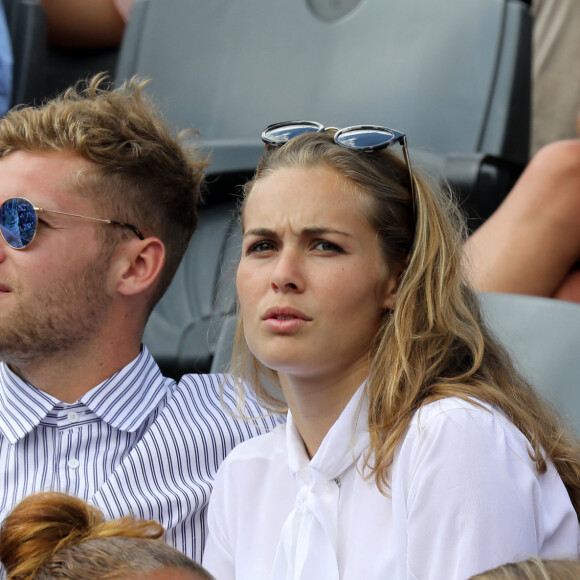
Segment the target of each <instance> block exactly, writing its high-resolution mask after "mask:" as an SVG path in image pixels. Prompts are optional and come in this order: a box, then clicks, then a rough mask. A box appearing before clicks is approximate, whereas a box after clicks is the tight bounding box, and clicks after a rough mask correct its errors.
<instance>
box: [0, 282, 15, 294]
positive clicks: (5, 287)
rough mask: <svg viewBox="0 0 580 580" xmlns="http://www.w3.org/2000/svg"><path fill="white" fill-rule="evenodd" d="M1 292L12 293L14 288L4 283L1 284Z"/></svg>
mask: <svg viewBox="0 0 580 580" xmlns="http://www.w3.org/2000/svg"><path fill="white" fill-rule="evenodd" d="M0 292H12V288H10V286H8V285H7V284H4V282H0Z"/></svg>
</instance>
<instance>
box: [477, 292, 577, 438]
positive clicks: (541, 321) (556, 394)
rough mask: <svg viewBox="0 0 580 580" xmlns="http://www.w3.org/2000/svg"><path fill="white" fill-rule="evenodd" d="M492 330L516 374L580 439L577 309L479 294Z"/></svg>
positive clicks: (535, 299) (532, 299)
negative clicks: (506, 351)
mask: <svg viewBox="0 0 580 580" xmlns="http://www.w3.org/2000/svg"><path fill="white" fill-rule="evenodd" d="M479 296H480V301H481V304H482V307H483V311H484V314H485V316H486V319H487V321H488V324H489V325H490V327H491V329H492V330H493V331H494V332H495V334H496V336H497V337H498V338H499V339H500V340H501V341H502V343H503V344H504V345H505V346H506V347H507V349H508V350H509V351H510V352H511V353H512V355H513V357H514V360H515V361H516V363H517V365H518V367H519V369H520V370H521V371H522V373H523V374H524V375H525V376H526V377H527V378H528V379H529V380H530V382H531V383H532V384H533V385H534V386H535V387H537V388H538V389H539V390H540V392H541V393H542V394H543V395H544V397H545V398H547V399H548V400H549V401H550V402H551V403H552V404H554V405H555V406H556V408H557V409H558V410H559V411H560V412H561V413H562V414H563V415H564V417H566V418H567V419H568V421H569V423H570V425H571V427H573V428H574V429H575V431H576V433H577V434H579V435H580V356H579V355H580V305H578V304H573V303H571V302H564V301H562V300H554V299H550V298H539V297H537V296H521V295H517V294H495V293H481V294H480V295H479Z"/></svg>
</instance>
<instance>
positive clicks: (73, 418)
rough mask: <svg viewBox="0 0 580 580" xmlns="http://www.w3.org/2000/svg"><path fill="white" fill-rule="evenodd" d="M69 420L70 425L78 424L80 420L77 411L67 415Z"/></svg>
mask: <svg viewBox="0 0 580 580" xmlns="http://www.w3.org/2000/svg"><path fill="white" fill-rule="evenodd" d="M67 419H68V420H69V422H70V423H76V422H77V421H78V420H79V414H78V413H76V412H75V411H71V412H70V413H68V414H67Z"/></svg>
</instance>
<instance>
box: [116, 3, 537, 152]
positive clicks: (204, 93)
mask: <svg viewBox="0 0 580 580" xmlns="http://www.w3.org/2000/svg"><path fill="white" fill-rule="evenodd" d="M530 27H531V20H530V15H529V7H528V6H526V5H525V4H524V3H523V2H521V1H519V0H469V2H465V0H440V1H439V2H433V0H404V1H403V2H401V1H394V0H349V1H345V2H340V3H337V2H334V1H332V0H293V1H292V2H289V1H288V0H250V1H248V2H233V1H232V0H212V1H211V2H207V1H205V0H141V1H140V2H137V4H136V5H135V6H134V9H133V13H132V17H131V22H130V23H129V26H128V29H127V33H126V35H125V39H124V43H123V46H122V49H121V53H120V59H119V66H118V68H117V78H118V79H123V78H128V77H130V76H132V75H133V74H139V75H141V76H145V77H150V78H152V79H153V82H152V83H151V84H150V90H151V92H152V93H153V94H154V95H155V97H156V98H157V100H158V101H159V102H160V104H161V106H162V109H163V111H164V113H165V114H166V115H167V116H168V118H169V119H171V120H172V121H173V122H174V123H176V124H177V125H179V126H181V127H195V128H196V129H198V130H199V131H200V132H201V134H202V136H203V138H204V139H206V140H208V141H210V142H212V143H213V142H214V141H221V140H230V141H231V140H238V141H241V142H247V141H252V140H253V141H258V140H259V139H258V137H259V134H260V131H261V130H262V129H263V128H264V127H265V126H266V125H268V124H269V123H272V122H276V121H281V120H289V119H298V118H306V119H312V120H318V121H321V122H323V123H327V124H332V125H338V126H346V125H352V124H360V123H364V122H370V123H375V124H382V125H386V126H390V127H393V128H396V129H401V130H404V131H405V132H406V133H407V134H408V136H409V143H410V145H411V146H412V147H419V148H426V149H429V150H433V151H436V152H442V153H445V154H447V153H450V152H465V153H473V152H485V153H488V154H493V155H497V156H501V157H503V158H506V159H510V160H514V161H518V162H524V161H526V160H527V155H528V141H527V129H528V115H529V56H530V49H529V44H530Z"/></svg>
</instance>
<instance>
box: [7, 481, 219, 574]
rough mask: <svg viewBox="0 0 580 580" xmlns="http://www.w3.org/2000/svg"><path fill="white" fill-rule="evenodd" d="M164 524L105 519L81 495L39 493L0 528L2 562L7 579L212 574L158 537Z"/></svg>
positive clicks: (20, 505)
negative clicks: (185, 572)
mask: <svg viewBox="0 0 580 580" xmlns="http://www.w3.org/2000/svg"><path fill="white" fill-rule="evenodd" d="M163 532H164V530H163V526H161V525H160V524H158V523H157V522H155V521H153V520H138V519H136V518H134V517H125V518H120V519H117V520H113V521H107V520H106V519H105V517H104V516H103V514H102V513H101V512H100V511H99V510H98V509H97V508H95V507H93V506H91V505H89V504H88V503H86V502H85V501H83V500H82V499H79V498H77V497H73V496H70V495H67V494H64V493H53V492H46V493H38V494H35V495H31V496H29V497H27V498H25V499H24V500H22V501H21V502H20V503H19V504H18V505H17V506H16V507H15V508H14V510H13V511H12V512H11V513H10V514H9V515H8V517H7V518H6V520H5V521H4V523H3V525H2V528H1V529H0V561H1V562H2V564H3V565H4V567H5V568H6V573H7V580H33V579H34V580H56V579H70V580H73V579H74V580H95V579H96V578H102V579H107V580H121V579H126V578H128V577H129V576H131V575H133V574H137V573H143V572H148V571H151V570H158V569H162V568H177V569H183V570H188V571H191V572H192V577H196V576H193V573H196V574H197V578H199V579H200V580H202V579H206V580H211V579H212V577H211V575H210V574H208V573H207V572H206V571H205V570H204V569H203V568H202V567H201V566H200V565H199V564H196V563H195V562H194V561H193V560H191V559H190V558H188V557H187V556H185V555H184V554H182V553H181V552H178V551H177V550H175V549H174V548H172V547H170V546H168V545H167V544H166V543H165V542H163V541H161V540H159V539H158V538H159V537H161V536H162V535H163Z"/></svg>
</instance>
